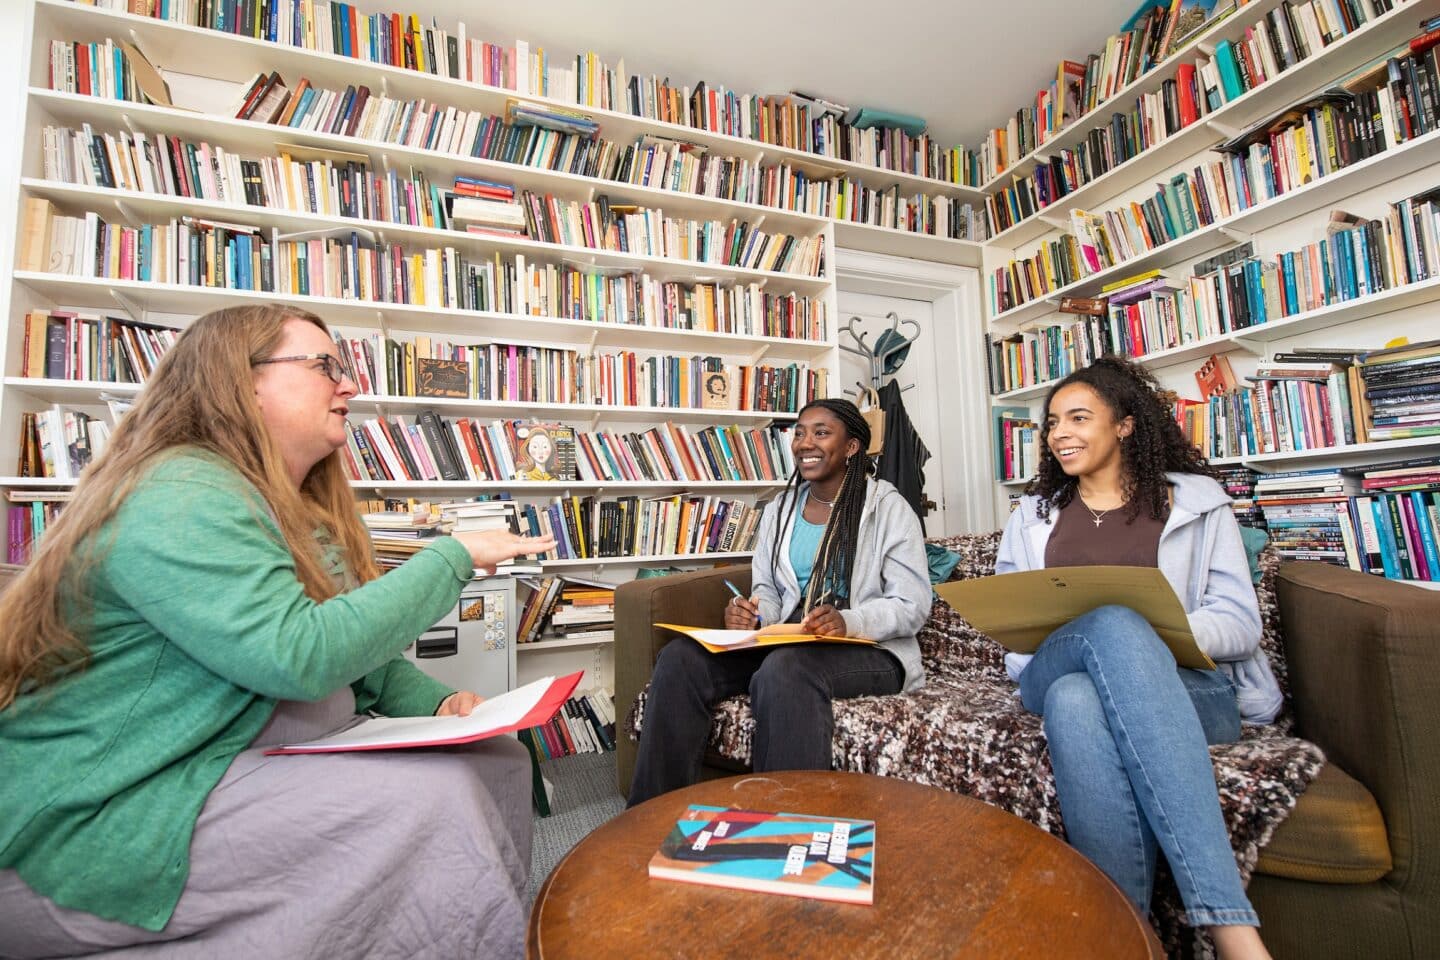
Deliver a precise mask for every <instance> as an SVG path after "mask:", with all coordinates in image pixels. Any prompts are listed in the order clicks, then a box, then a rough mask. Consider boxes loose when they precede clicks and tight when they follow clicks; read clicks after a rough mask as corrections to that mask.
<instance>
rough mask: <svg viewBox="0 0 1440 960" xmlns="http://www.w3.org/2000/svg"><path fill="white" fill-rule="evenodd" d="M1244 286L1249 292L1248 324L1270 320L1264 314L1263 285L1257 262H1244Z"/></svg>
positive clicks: (1258, 262)
mask: <svg viewBox="0 0 1440 960" xmlns="http://www.w3.org/2000/svg"><path fill="white" fill-rule="evenodd" d="M1245 284H1246V286H1247V287H1248V288H1249V291H1250V324H1251V326H1254V325H1255V324H1259V323H1264V322H1265V321H1266V320H1268V319H1270V318H1269V316H1267V314H1266V312H1265V285H1264V283H1263V282H1262V280H1261V273H1260V261H1259V260H1247V261H1246V262H1245Z"/></svg>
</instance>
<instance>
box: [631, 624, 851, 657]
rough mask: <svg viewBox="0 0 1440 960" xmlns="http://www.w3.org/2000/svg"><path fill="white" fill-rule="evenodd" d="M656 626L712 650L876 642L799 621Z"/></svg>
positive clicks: (712, 651)
mask: <svg viewBox="0 0 1440 960" xmlns="http://www.w3.org/2000/svg"><path fill="white" fill-rule="evenodd" d="M655 626H657V627H663V628H665V629H666V630H674V631H675V632H676V633H683V634H685V636H687V637H689V638H690V639H692V640H694V641H695V642H696V643H698V644H700V646H702V647H704V648H705V649H706V650H709V651H710V652H711V653H725V652H727V651H730V650H753V649H755V648H756V647H778V646H781V645H782V644H787V643H863V644H870V645H874V643H875V641H874V640H869V639H866V638H865V637H832V636H823V635H819V634H813V633H806V632H805V631H804V630H802V629H801V628H800V624H798V623H775V624H771V625H770V626H768V627H762V628H761V629H759V630H715V629H711V628H709V627H683V626H680V625H679V624H676V623H657V624H655Z"/></svg>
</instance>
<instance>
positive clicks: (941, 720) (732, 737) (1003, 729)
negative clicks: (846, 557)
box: [627, 533, 1324, 957]
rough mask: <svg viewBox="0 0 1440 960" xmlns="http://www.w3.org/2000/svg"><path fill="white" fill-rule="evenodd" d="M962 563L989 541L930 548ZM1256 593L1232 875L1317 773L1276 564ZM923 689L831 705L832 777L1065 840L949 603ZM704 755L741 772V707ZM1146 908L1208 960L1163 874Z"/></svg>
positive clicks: (1033, 742) (640, 719)
mask: <svg viewBox="0 0 1440 960" xmlns="http://www.w3.org/2000/svg"><path fill="white" fill-rule="evenodd" d="M932 542H934V543H939V544H941V545H942V546H945V547H947V548H948V549H950V550H954V551H955V552H956V553H958V554H960V563H959V565H958V566H957V567H956V570H955V573H954V575H953V579H962V578H965V577H976V576H987V575H989V574H990V573H993V572H994V565H995V551H996V549H997V547H998V546H999V534H998V533H994V534H984V535H977V536H964V537H952V538H946V539H937V540H933V541H932ZM1260 563H1261V569H1262V570H1263V571H1264V573H1263V577H1262V579H1261V582H1260V584H1259V585H1258V586H1257V587H1256V592H1257V594H1258V597H1259V600H1260V612H1261V617H1262V620H1263V621H1264V625H1265V632H1264V637H1263V639H1262V641H1261V643H1262V646H1263V647H1264V649H1265V651H1266V653H1267V654H1268V655H1269V657H1270V660H1271V666H1272V667H1273V669H1274V671H1275V675H1276V677H1277V679H1278V680H1279V681H1280V687H1281V690H1282V692H1284V694H1285V696H1286V703H1287V708H1286V712H1282V714H1281V716H1280V719H1279V720H1278V721H1277V722H1276V723H1275V724H1272V725H1269V726H1265V727H1250V726H1247V727H1245V728H1244V733H1243V735H1242V737H1241V739H1240V740H1239V741H1237V742H1235V743H1230V744H1223V745H1220V746H1215V747H1211V748H1210V757H1211V760H1212V761H1213V762H1214V765H1215V779H1216V784H1217V786H1218V788H1219V794H1220V807H1221V810H1222V811H1223V813H1224V816H1225V822H1226V825H1227V826H1228V828H1229V831H1230V842H1231V846H1232V847H1233V848H1234V851H1235V860H1236V862H1237V863H1238V864H1239V867H1240V872H1241V875H1242V876H1243V877H1244V878H1245V880H1246V882H1248V881H1249V878H1250V872H1251V870H1253V869H1254V866H1255V861H1256V859H1257V858H1258V856H1259V851H1260V848H1261V847H1263V846H1264V845H1265V844H1266V843H1267V842H1268V841H1269V839H1270V837H1271V835H1272V834H1273V833H1274V831H1275V828H1276V827H1278V826H1279V825H1280V823H1281V822H1282V821H1284V819H1285V817H1286V816H1287V815H1289V813H1290V811H1291V810H1292V809H1294V807H1295V802H1296V800H1297V799H1299V797H1300V794H1302V793H1303V792H1304V791H1305V788H1306V787H1307V786H1309V784H1310V781H1311V780H1313V779H1314V778H1315V776H1316V774H1318V773H1319V771H1320V768H1321V766H1322V765H1323V764H1324V757H1323V755H1322V754H1321V752H1320V750H1319V748H1318V747H1316V746H1315V745H1314V744H1311V743H1308V742H1307V741H1304V740H1300V739H1297V738H1295V737H1291V736H1288V735H1287V734H1288V730H1289V727H1290V721H1289V719H1288V717H1287V715H1286V714H1287V712H1288V702H1289V684H1288V676H1287V670H1286V665H1285V659H1284V648H1283V646H1282V645H1281V642H1280V632H1279V617H1278V613H1277V609H1276V604H1275V591H1274V578H1275V571H1276V568H1277V567H1278V566H1279V560H1278V557H1277V556H1276V555H1275V554H1274V553H1273V551H1271V550H1269V549H1267V550H1266V551H1265V552H1264V553H1262V554H1261V560H1260ZM919 640H920V647H921V651H922V653H923V656H924V662H925V673H926V678H925V686H924V687H922V688H921V689H920V690H918V691H916V692H914V693H909V694H899V695H895V696H884V697H858V698H855V699H851V700H838V701H836V702H835V739H834V767H835V769H837V770H847V771H852V772H856V773H868V774H874V775H876V776H883V777H899V778H901V779H905V780H912V781H914V782H916V783H923V784H928V785H930V786H935V787H940V788H942V789H945V790H953V791H955V792H957V793H963V794H966V795H968V796H971V797H975V798H976V799H979V800H983V801H985V802H986V803H991V804H994V805H995V806H997V807H999V808H1001V809H1002V810H1007V811H1009V812H1010V813H1013V814H1015V815H1016V816H1018V817H1023V818H1024V819H1026V820H1029V821H1030V822H1031V823H1034V824H1036V825H1037V826H1039V827H1041V828H1042V829H1045V830H1048V831H1049V832H1050V833H1053V834H1054V835H1055V836H1057V837H1061V838H1062V839H1063V838H1064V836H1065V827H1064V823H1063V822H1062V820H1061V816H1060V806H1059V803H1058V801H1057V799H1056V796H1055V781H1054V777H1053V775H1052V773H1051V770H1050V756H1049V751H1048V749H1047V746H1046V742H1045V735H1044V732H1043V730H1042V728H1041V718H1040V717H1039V716H1036V715H1035V714H1032V713H1029V712H1028V711H1026V710H1025V708H1024V707H1023V706H1022V705H1021V703H1020V699H1019V697H1018V696H1016V695H1015V685H1014V684H1013V683H1012V682H1011V681H1010V679H1009V678H1008V677H1007V676H1006V675H1005V667H1004V659H1003V658H1004V649H1003V648H1002V647H1001V646H1000V645H999V644H997V643H996V642H994V641H993V640H991V639H989V638H988V637H986V636H984V635H983V634H981V633H979V632H978V631H976V630H974V629H973V628H972V627H971V626H970V625H969V624H968V623H966V622H965V620H964V618H963V617H961V616H960V615H959V614H957V613H956V612H955V611H954V610H953V609H952V608H951V607H950V606H949V605H948V604H946V603H945V602H943V601H941V600H939V599H938V598H937V599H936V600H935V603H934V606H933V608H932V609H931V612H930V619H929V621H928V622H927V623H926V625H925V627H924V628H923V629H922V630H921V632H920V634H919ZM644 711H645V694H644V693H643V692H642V693H641V694H640V696H639V697H638V698H636V701H635V703H634V704H633V705H632V707H631V710H630V714H629V717H628V722H627V727H628V729H629V733H630V735H631V737H632V738H637V739H638V736H639V731H640V729H641V727H642V725H643V723H644ZM714 716H715V720H714V724H713V725H712V726H711V729H710V745H711V746H712V747H713V748H714V749H715V750H716V752H718V753H719V754H720V755H721V756H723V757H726V758H728V759H731V760H735V761H739V762H741V763H749V762H750V745H751V733H752V731H753V728H754V719H753V717H752V716H751V714H750V705H749V698H748V697H744V696H739V697H733V698H731V699H729V700H726V701H724V702H722V703H720V704H719V705H718V706H717V707H716V709H715V715H714ZM1161 860H1162V866H1161V870H1160V876H1159V877H1158V878H1157V882H1156V893H1155V899H1154V902H1153V903H1152V904H1151V907H1152V912H1153V920H1154V922H1155V925H1156V929H1157V932H1158V933H1159V935H1160V938H1161V941H1162V943H1164V945H1165V948H1166V951H1167V953H1168V954H1169V955H1170V956H1171V957H1209V956H1213V952H1212V949H1211V946H1210V943H1209V941H1208V938H1207V937H1205V936H1203V935H1201V934H1200V933H1199V932H1198V931H1196V930H1194V929H1193V928H1191V927H1189V926H1187V925H1186V924H1185V923H1184V908H1183V906H1182V905H1181V903H1180V898H1179V893H1178V892H1177V891H1176V889H1175V886H1174V884H1173V882H1172V881H1171V880H1170V878H1169V876H1168V874H1167V873H1166V871H1165V869H1164V866H1163V857H1162V858H1161Z"/></svg>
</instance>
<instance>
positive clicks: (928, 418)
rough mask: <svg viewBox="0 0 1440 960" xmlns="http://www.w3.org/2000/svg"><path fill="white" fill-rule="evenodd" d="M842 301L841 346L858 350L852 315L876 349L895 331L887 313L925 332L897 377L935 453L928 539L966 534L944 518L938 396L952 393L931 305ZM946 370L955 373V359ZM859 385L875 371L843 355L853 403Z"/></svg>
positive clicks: (842, 294) (928, 491)
mask: <svg viewBox="0 0 1440 960" xmlns="http://www.w3.org/2000/svg"><path fill="white" fill-rule="evenodd" d="M838 303H839V308H840V311H839V321H840V322H839V332H840V344H841V346H847V347H854V346H856V343H855V340H854V339H853V338H852V337H851V336H850V334H848V333H846V332H845V325H846V323H847V322H848V321H849V319H850V318H851V317H858V318H859V319H858V320H857V321H856V323H855V329H856V330H857V331H861V332H863V333H864V335H865V343H866V344H867V345H868V346H871V347H873V346H874V345H875V340H876V337H878V336H879V335H880V334H881V333H883V332H884V331H885V330H888V329H889V328H890V326H891V320H890V318H889V317H888V316H887V315H888V314H890V313H892V312H893V313H894V314H896V315H897V316H898V317H899V318H900V319H901V320H913V321H915V323H918V324H919V325H920V332H919V334H918V335H917V336H916V339H915V344H914V346H912V347H911V349H910V352H909V354H908V355H907V356H906V358H905V362H904V363H903V364H902V365H901V366H900V368H899V369H898V370H896V371H895V377H894V378H895V381H896V382H897V383H898V384H899V385H900V387H901V389H902V390H904V392H903V393H902V394H901V395H900V396H901V399H902V400H904V401H905V410H906V412H907V413H909V415H910V422H911V423H912V424H913V425H914V427H915V430H916V432H917V433H919V434H920V439H921V440H922V441H924V443H925V446H926V447H927V448H928V449H929V450H930V460H929V461H928V462H927V463H926V464H925V497H926V498H927V499H928V500H930V501H933V502H934V504H935V506H934V507H933V508H932V509H930V511H929V512H928V513H926V514H925V533H926V535H927V536H931V537H940V536H946V535H948V534H950V533H960V532H962V531H961V530H959V529H955V530H952V529H951V525H950V524H949V523H947V518H946V514H945V490H946V489H947V486H946V482H945V481H946V477H945V463H946V458H945V457H944V456H943V453H942V451H943V448H944V444H945V441H946V437H944V436H943V435H942V433H941V428H940V422H941V421H940V402H939V398H940V397H941V396H944V395H945V394H946V393H947V392H948V391H946V390H942V388H941V380H940V376H939V374H940V368H941V366H942V362H941V357H940V354H941V353H942V352H943V351H942V350H941V349H937V347H938V346H939V344H941V343H942V342H943V338H937V336H936V331H935V321H934V313H933V310H932V308H931V304H930V302H929V301H926V300H907V299H904V298H902V297H889V296H877V295H875V294H869V293H847V292H846V291H844V290H841V291H839V295H838ZM900 329H901V331H902V332H908V331H913V330H914V329H915V328H914V327H913V326H912V325H910V324H908V323H906V324H902V325H901V327H900ZM946 366H948V368H949V369H951V370H953V369H954V363H953V360H952V363H950V364H948V365H946ZM857 381H859V382H860V383H863V384H866V385H869V383H870V369H869V366H868V364H867V361H866V360H865V359H863V358H861V357H857V356H856V355H855V354H853V353H850V352H849V351H846V350H842V351H840V384H841V385H840V388H839V389H840V390H844V391H849V392H848V393H846V394H845V396H848V397H850V398H851V399H852V400H853V399H854V398H855V390H856V382H857ZM906 388H909V389H906ZM950 388H951V389H953V388H954V384H951V385H950ZM952 479H958V478H952Z"/></svg>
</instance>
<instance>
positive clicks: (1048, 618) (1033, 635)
mask: <svg viewBox="0 0 1440 960" xmlns="http://www.w3.org/2000/svg"><path fill="white" fill-rule="evenodd" d="M935 593H936V594H938V595H939V597H940V599H941V600H944V601H945V602H946V603H948V604H950V606H952V607H954V608H955V612H956V613H958V614H960V616H962V617H964V618H965V619H966V620H967V621H969V623H970V625H971V626H972V627H974V628H975V629H976V630H979V631H980V632H981V633H983V634H985V635H987V636H989V637H990V638H992V639H993V640H995V641H996V642H997V643H999V644H1000V645H1001V646H1002V647H1004V648H1005V649H1007V650H1010V651H1013V652H1015V653H1034V652H1035V650H1036V649H1037V648H1038V647H1039V646H1040V644H1041V643H1042V642H1044V640H1045V638H1046V637H1048V636H1050V634H1051V633H1053V632H1054V631H1055V630H1057V629H1059V628H1060V627H1063V626H1064V625H1065V624H1067V623H1069V622H1070V621H1072V620H1074V619H1076V618H1078V617H1081V616H1084V615H1085V614H1087V613H1089V612H1090V611H1092V610H1095V609H1097V608H1099V607H1105V606H1122V607H1129V608H1130V609H1131V610H1133V611H1135V612H1136V613H1138V614H1139V615H1140V616H1142V617H1144V618H1145V621H1146V622H1147V623H1149V624H1150V626H1151V627H1152V628H1154V630H1155V632H1156V633H1157V634H1158V635H1159V636H1160V639H1161V640H1164V641H1165V646H1167V647H1169V648H1170V652H1171V653H1172V654H1174V656H1175V662H1176V663H1178V664H1179V665H1180V666H1182V667H1190V668H1191V669H1194V670H1214V669H1215V662H1214V661H1213V660H1211V659H1210V657H1209V656H1207V655H1206V654H1205V651H1203V650H1201V649H1200V647H1199V646H1198V645H1197V644H1196V643H1195V634H1194V633H1192V632H1191V630H1190V618H1189V616H1188V615H1187V614H1186V613H1185V608H1184V607H1183V606H1182V605H1181V603H1180V598H1179V597H1178V596H1176V595H1175V589H1174V588H1173V587H1172V586H1170V581H1169V580H1167V579H1165V574H1164V573H1162V572H1161V571H1160V570H1159V568H1157V567H1121V566H1088V567H1051V568H1049V569H1042V570H1026V571H1023V572H1020V573H1001V574H997V575H995V576H990V577H977V578H975V579H972V580H952V581H950V582H949V583H942V584H939V585H938V586H936V587H935Z"/></svg>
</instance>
